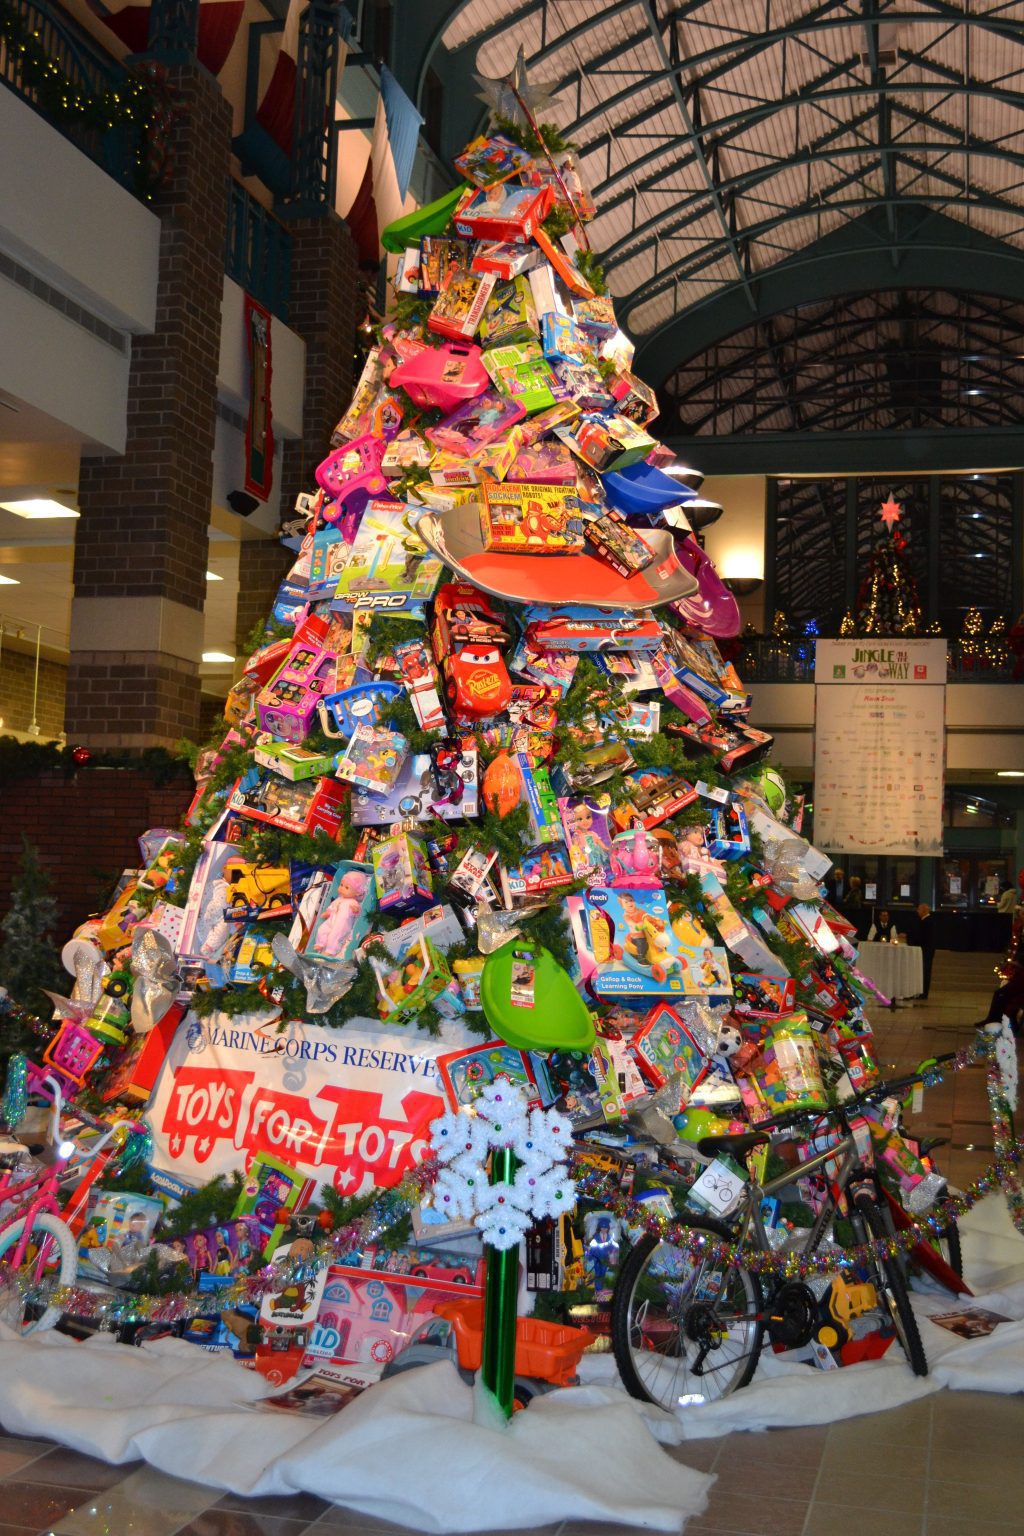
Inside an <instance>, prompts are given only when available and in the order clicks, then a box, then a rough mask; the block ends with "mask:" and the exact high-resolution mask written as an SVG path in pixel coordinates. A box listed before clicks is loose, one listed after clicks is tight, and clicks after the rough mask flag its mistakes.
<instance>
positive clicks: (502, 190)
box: [455, 183, 552, 245]
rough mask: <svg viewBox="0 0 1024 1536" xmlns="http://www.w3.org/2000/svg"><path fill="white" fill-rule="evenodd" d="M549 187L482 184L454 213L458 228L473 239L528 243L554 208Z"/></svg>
mask: <svg viewBox="0 0 1024 1536" xmlns="http://www.w3.org/2000/svg"><path fill="white" fill-rule="evenodd" d="M551 203H552V193H551V189H550V187H509V186H507V185H504V184H500V183H499V184H498V185H497V186H494V187H487V188H482V189H481V190H480V191H479V192H477V193H476V195H475V196H474V197H472V198H470V200H469V202H468V203H466V204H465V206H464V207H461V208H460V209H459V210H458V212H457V213H456V215H455V229H456V232H457V233H458V234H460V235H469V236H471V237H472V238H473V239H474V240H501V241H507V242H510V243H511V244H513V245H525V244H526V243H527V241H529V240H531V239H532V238H533V236H534V234H535V232H536V230H537V229H538V228H539V227H540V224H541V222H542V220H544V219H545V218H547V215H548V213H549V212H550V210H551Z"/></svg>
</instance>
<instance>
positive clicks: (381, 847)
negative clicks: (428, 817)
mask: <svg viewBox="0 0 1024 1536" xmlns="http://www.w3.org/2000/svg"><path fill="white" fill-rule="evenodd" d="M370 858H371V862H372V864H373V878H374V883H375V885H376V889H377V902H378V905H379V906H380V909H381V911H382V912H388V911H391V910H392V909H393V908H394V909H398V908H402V907H405V908H409V907H413V908H415V907H421V906H426V905H427V904H428V903H429V902H430V900H431V897H432V896H433V890H434V883H433V879H432V878H431V874H430V863H429V861H428V859H427V854H426V849H425V848H424V846H423V843H422V842H421V841H420V839H419V838H418V837H412V836H411V835H410V834H409V833H408V832H399V833H396V834H395V835H394V836H392V837H387V838H385V839H384V841H383V842H380V843H377V844H375V845H374V848H373V850H372V852H371V855H370Z"/></svg>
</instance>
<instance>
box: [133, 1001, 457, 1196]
mask: <svg viewBox="0 0 1024 1536" xmlns="http://www.w3.org/2000/svg"><path fill="white" fill-rule="evenodd" d="M470 1039H471V1037H470V1036H469V1035H468V1034H467V1032H466V1031H465V1030H464V1029H462V1028H460V1027H459V1026H457V1025H451V1026H445V1027H444V1029H443V1038H440V1039H436V1040H435V1039H427V1038H424V1037H422V1036H420V1035H419V1034H417V1033H416V1031H414V1030H407V1029H401V1030H400V1029H395V1028H390V1029H388V1028H385V1027H384V1026H383V1025H375V1024H373V1022H372V1021H371V1020H369V1019H365V1020H363V1019H356V1020H354V1021H353V1022H352V1023H350V1024H347V1025H346V1026H345V1027H344V1028H343V1029H321V1028H318V1027H317V1026H315V1025H308V1024H307V1025H297V1024H292V1025H290V1026H289V1028H288V1029H287V1030H286V1031H285V1032H284V1033H283V1034H277V1033H276V1032H275V1026H274V1025H273V1024H272V1023H267V1022H266V1021H265V1020H264V1019H262V1018H260V1017H254V1016H253V1015H251V1014H250V1015H245V1016H243V1017H240V1018H232V1017H230V1016H229V1015H227V1014H222V1013H218V1014H213V1015H211V1016H210V1017H209V1018H207V1019H198V1018H196V1017H195V1015H194V1014H189V1015H188V1016H187V1017H186V1018H185V1019H184V1020H183V1021H182V1023H181V1026H180V1028H179V1029H178V1032H177V1034H176V1035H175V1037H174V1041H173V1043H172V1045H171V1049H170V1051H169V1052H168V1054H167V1059H166V1061H165V1062H164V1065H163V1068H162V1069H161V1072H160V1077H159V1079H158V1080H157V1084H156V1088H155V1089H154V1091H153V1097H152V1099H151V1100H150V1104H149V1108H148V1110H147V1112H146V1118H147V1120H148V1121H149V1124H150V1126H151V1128H152V1131H153V1139H154V1143H155V1148H154V1158H153V1161H154V1164H155V1166H156V1167H157V1168H161V1169H166V1170H167V1171H168V1172H171V1173H175V1174H177V1175H179V1176H180V1177H181V1178H183V1179H185V1180H188V1181H190V1182H196V1183H205V1182H206V1181H207V1180H209V1179H212V1178H214V1177H215V1176H216V1175H217V1174H219V1173H232V1172H234V1171H235V1170H236V1169H239V1170H245V1169H246V1168H247V1166H248V1164H249V1162H251V1160H252V1158H253V1156H255V1155H256V1154H257V1153H262V1154H269V1155H271V1156H273V1157H276V1158H278V1159H279V1160H280V1161H281V1162H284V1163H287V1164H289V1165H290V1166H291V1167H293V1168H296V1169H298V1170H299V1171H300V1172H301V1173H303V1174H305V1175H306V1176H308V1177H310V1178H314V1179H316V1181H317V1182H318V1183H327V1184H333V1185H334V1187H335V1188H336V1189H337V1190H338V1192H339V1193H340V1194H342V1195H346V1196H352V1195H358V1194H363V1193H365V1192H366V1191H367V1190H369V1189H371V1188H372V1187H373V1186H374V1185H377V1186H379V1187H381V1188H390V1187H391V1186H392V1185H395V1184H397V1183H399V1182H400V1181H401V1179H402V1178H403V1177H404V1175H405V1174H406V1173H408V1171H409V1170H410V1168H414V1167H415V1166H416V1164H417V1163H419V1162H421V1161H422V1159H423V1157H424V1154H425V1152H426V1148H427V1141H428V1137H429V1126H430V1124H431V1122H432V1121H433V1120H435V1119H436V1118H437V1117H438V1115H440V1114H443V1113H444V1110H445V1108H446V1107H447V1106H446V1105H445V1102H444V1098H443V1095H442V1093H441V1089H440V1087H439V1086H438V1081H437V1068H436V1065H435V1062H436V1058H437V1057H438V1056H440V1055H443V1054H444V1053H445V1052H446V1051H451V1050H457V1049H459V1048H460V1047H461V1046H464V1045H466V1044H468V1043H470Z"/></svg>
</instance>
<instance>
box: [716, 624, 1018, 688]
mask: <svg viewBox="0 0 1024 1536" xmlns="http://www.w3.org/2000/svg"><path fill="white" fill-rule="evenodd" d="M947 645H948V657H949V666H948V672H947V681H949V682H951V683H1022V682H1024V661H1021V662H1018V660H1017V658H1016V656H1015V655H1014V654H1013V653H1012V652H1011V651H1010V649H1009V647H1008V646H1006V645H1005V644H1003V643H1001V642H1000V641H999V640H997V639H986V638H985V637H984V636H982V637H981V638H980V639H978V640H950V641H948V642H947ZM736 667H737V670H738V671H739V674H740V677H741V678H742V679H743V681H744V682H745V683H813V682H814V641H813V640H811V639H808V638H805V637H804V636H801V635H793V636H786V637H782V638H778V639H777V638H775V637H774V636H772V635H757V636H754V637H749V638H747V639H744V640H743V641H742V650H741V652H740V655H739V657H738V659H737V662H736Z"/></svg>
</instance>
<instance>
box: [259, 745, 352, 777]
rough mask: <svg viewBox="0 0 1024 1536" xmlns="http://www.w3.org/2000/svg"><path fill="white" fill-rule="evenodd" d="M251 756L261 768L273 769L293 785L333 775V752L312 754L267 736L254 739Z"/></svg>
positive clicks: (335, 758) (308, 750)
mask: <svg viewBox="0 0 1024 1536" xmlns="http://www.w3.org/2000/svg"><path fill="white" fill-rule="evenodd" d="M252 755H253V757H254V758H255V760H256V762H257V763H259V765H260V767H261V768H273V769H274V771H275V772H276V773H279V774H280V775H281V777H282V778H285V779H291V781H292V783H293V784H294V783H296V782H297V781H298V780H299V779H320V778H323V776H324V775H325V774H329V773H333V772H334V765H335V762H336V761H337V754H336V753H334V752H314V751H312V750H310V748H308V747H298V746H295V745H294V744H293V743H292V742H290V741H275V740H274V738H273V736H270V735H269V734H265V735H263V736H258V737H257V738H256V744H255V746H254V747H253V752H252Z"/></svg>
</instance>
